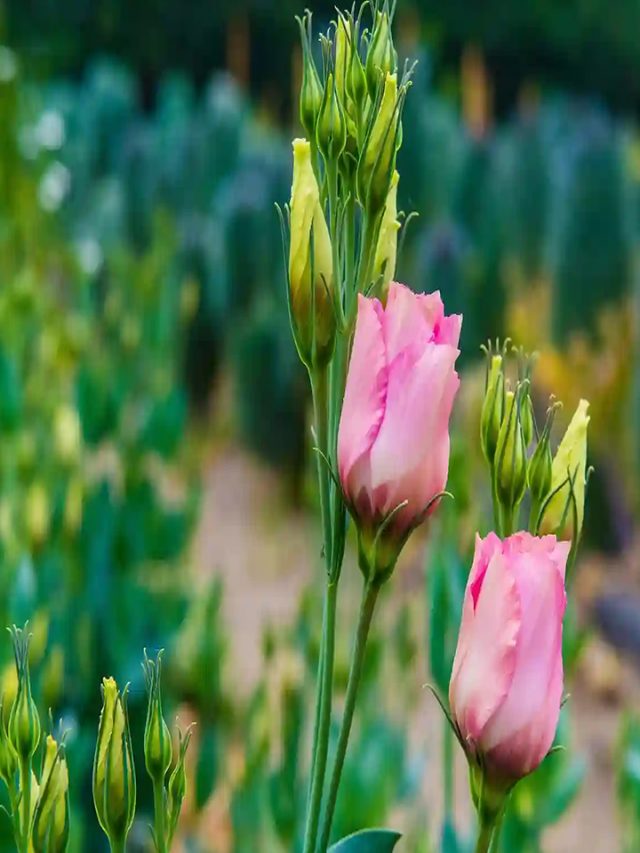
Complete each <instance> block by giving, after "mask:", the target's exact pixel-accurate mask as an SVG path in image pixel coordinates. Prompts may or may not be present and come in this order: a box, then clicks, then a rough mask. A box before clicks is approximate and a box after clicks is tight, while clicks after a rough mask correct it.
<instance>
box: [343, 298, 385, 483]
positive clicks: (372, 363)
mask: <svg viewBox="0 0 640 853" xmlns="http://www.w3.org/2000/svg"><path fill="white" fill-rule="evenodd" d="M381 315H382V306H381V305H380V303H379V302H378V300H377V299H375V300H374V299H367V298H365V297H364V296H362V295H359V296H358V317H357V320H356V330H355V336H354V341H353V348H352V351H351V360H350V362H349V372H348V375H347V383H346V389H345V394H344V402H343V406H342V415H341V417H340V427H339V430H338V468H339V473H340V479H341V480H342V484H343V487H344V488H345V490H348V480H349V476H350V473H351V471H352V468H353V467H354V465H355V464H356V463H357V462H358V460H359V459H360V458H361V457H362V456H363V454H366V453H368V451H369V450H370V449H371V446H372V444H373V442H374V440H375V438H376V436H377V434H378V430H379V429H380V425H381V423H382V419H383V416H384V409H385V397H386V390H387V369H386V359H385V346H384V338H383V333H382V322H381Z"/></svg>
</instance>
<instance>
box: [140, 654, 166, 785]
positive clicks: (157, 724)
mask: <svg viewBox="0 0 640 853" xmlns="http://www.w3.org/2000/svg"><path fill="white" fill-rule="evenodd" d="M143 668H144V674H145V681H146V685H147V694H148V702H147V721H146V724H145V728H144V760H145V765H146V767H147V773H148V774H149V776H150V777H151V779H152V780H153V781H154V782H155V783H156V784H158V785H160V784H164V777H165V776H166V774H167V770H168V769H169V766H170V764H171V753H172V748H171V734H170V732H169V729H168V727H167V724H166V723H165V721H164V717H163V716H162V696H161V694H160V676H161V672H162V652H159V653H158V657H157V658H156V660H155V661H151V660H149V659H148V658H147V656H146V653H145V660H144V663H143Z"/></svg>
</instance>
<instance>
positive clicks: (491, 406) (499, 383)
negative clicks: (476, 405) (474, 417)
mask: <svg viewBox="0 0 640 853" xmlns="http://www.w3.org/2000/svg"><path fill="white" fill-rule="evenodd" d="M504 403H505V399H504V372H503V369H502V356H501V355H494V356H492V357H491V361H490V363H489V368H488V370H487V387H486V391H485V395H484V402H483V403H482V413H481V415H480V443H481V445H482V452H483V453H484V456H485V459H486V460H487V462H488V463H489V465H490V466H493V461H494V459H495V455H496V449H497V447H498V436H499V435H500V427H501V426H502V421H503V418H504Z"/></svg>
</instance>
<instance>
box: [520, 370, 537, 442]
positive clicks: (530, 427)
mask: <svg viewBox="0 0 640 853" xmlns="http://www.w3.org/2000/svg"><path fill="white" fill-rule="evenodd" d="M520 423H521V424H522V438H523V441H524V446H525V448H527V447H529V445H530V444H531V442H532V441H533V433H534V431H535V417H534V414H533V403H532V402H531V394H530V393H529V386H528V384H527V390H526V391H525V392H524V393H523V395H522V400H521V402H520Z"/></svg>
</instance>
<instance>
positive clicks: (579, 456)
mask: <svg viewBox="0 0 640 853" xmlns="http://www.w3.org/2000/svg"><path fill="white" fill-rule="evenodd" d="M588 410H589V402H588V401H587V400H580V402H579V403H578V408H577V409H576V411H575V412H574V415H573V417H572V419H571V423H570V424H569V426H568V427H567V431H566V432H565V434H564V437H563V439H562V441H561V442H560V446H559V447H558V450H557V451H556V455H555V456H554V459H553V465H552V468H551V488H550V490H549V494H550V495H551V497H550V499H549V500H548V502H547V503H546V505H545V506H544V510H543V515H542V520H541V524H540V532H541V533H542V534H544V533H555V534H556V535H557V536H558V537H559V538H560V539H566V540H569V539H570V540H575V541H578V540H579V539H580V534H581V532H582V523H583V519H584V497H585V486H586V480H587V431H588V426H589V420H590V418H589V415H588V414H587V412H588Z"/></svg>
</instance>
